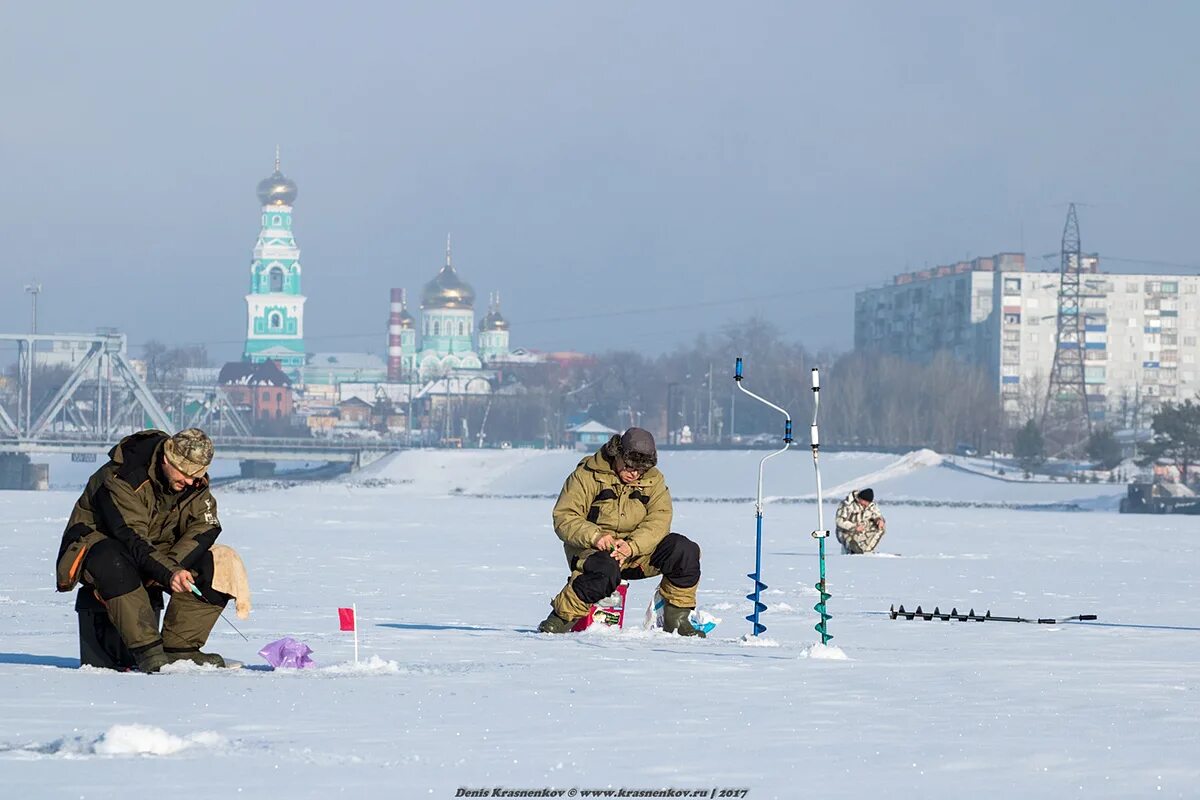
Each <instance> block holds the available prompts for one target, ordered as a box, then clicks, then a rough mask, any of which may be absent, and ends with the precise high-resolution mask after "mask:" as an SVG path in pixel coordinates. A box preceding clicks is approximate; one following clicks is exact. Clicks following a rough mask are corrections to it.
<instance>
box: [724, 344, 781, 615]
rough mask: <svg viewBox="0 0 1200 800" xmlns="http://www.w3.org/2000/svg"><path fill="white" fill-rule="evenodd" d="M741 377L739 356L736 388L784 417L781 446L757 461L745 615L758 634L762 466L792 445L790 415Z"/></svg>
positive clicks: (735, 374)
mask: <svg viewBox="0 0 1200 800" xmlns="http://www.w3.org/2000/svg"><path fill="white" fill-rule="evenodd" d="M742 377H743V376H742V359H741V357H740V356H739V357H738V360H737V365H736V366H735V368H734V374H733V380H734V381H735V382H736V383H737V387H738V389H740V390H741V391H742V393H743V394H746V395H748V396H750V397H752V398H754V399H755V400H757V401H758V402H760V403H763V404H765V405H768V406H770V407H771V408H773V409H775V410H776V411H778V412H779V413H781V414H783V417H784V423H783V447H781V448H779V449H778V450H776V451H774V452H772V453H768V454H767V455H765V456H763V458H762V460H760V461H759V462H758V494H757V495H756V496H755V500H754V519H755V523H756V531H755V535H754V572H751V573H750V574H749V575H747V576H746V577H747V578H749V579H750V580H752V581H754V591H753V592H751V593H750V594H748V595H746V599H747V600H750V601H751V602H752V603H753V604H754V606H753V608H754V610H753V611H752V612H751V613H750V616H748V617H746V619H747V620H748V621H749V622H750V624H751V631H752V634H751V635H752V636H758V635H759V634H760V633H762V632H763V631H765V630H766V629H767V626H765V625H763V624H762V623H760V622H759V621H758V615H759V614H761V613H762V612H763V611H766V610H767V607H766V605H764V604H763V602H762V592H763V589H766V588H767V585H766V584H765V583H763V581H762V521H763V466H764V465H765V464H766V463H767V459H771V458H774V457H775V456H777V455H779V454H780V453H785V452H787V449H788V448H789V447H791V446H792V416H791V414H789V413H788V412H786V411H784V410H783V409H782V408H780V407H779V406H777V405H775V404H774V403H771V402H769V401H767V400H764V399H763V398H761V397H759V396H758V395H756V394H755V393H754V392H751V391H750V390H748V389H747V388H746V387H745V386H743V385H742Z"/></svg>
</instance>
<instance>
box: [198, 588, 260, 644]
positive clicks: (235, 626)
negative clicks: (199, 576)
mask: <svg viewBox="0 0 1200 800" xmlns="http://www.w3.org/2000/svg"><path fill="white" fill-rule="evenodd" d="M191 588H192V594H194V595H196V597H199V598H200V599H201V600H204V602H206V603H207V602H208V600H206V599H205V597H204V595H203V594H201V592H200V590H199V589H197V588H196V584H194V583H193V584H192V585H191ZM221 619H223V620H225V621H226V622H228V623H229V627H231V628H233V629H234V630H235V631H237V635H238V636H240V637H242V638H243V639H246V634H244V633H242V632H241V631H238V627H237V625H234V624H233V623H232V622H229V617H227V616H225V612H224V611H222V612H221ZM246 641H247V642H248V641H250V640H249V639H246Z"/></svg>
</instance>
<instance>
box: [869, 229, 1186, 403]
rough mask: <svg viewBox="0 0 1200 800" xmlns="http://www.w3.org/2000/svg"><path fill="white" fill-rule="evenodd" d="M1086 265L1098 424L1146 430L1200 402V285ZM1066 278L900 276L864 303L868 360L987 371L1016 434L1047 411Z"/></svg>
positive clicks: (968, 269) (989, 262)
mask: <svg viewBox="0 0 1200 800" xmlns="http://www.w3.org/2000/svg"><path fill="white" fill-rule="evenodd" d="M1098 268H1099V258H1098V257H1097V256H1094V255H1091V256H1084V257H1083V260H1082V263H1081V269H1080V272H1081V275H1080V290H1081V294H1082V299H1081V306H1082V309H1081V311H1082V313H1083V314H1084V331H1085V333H1084V373H1085V375H1084V381H1085V384H1086V386H1087V394H1088V404H1089V409H1090V411H1091V413H1092V417H1093V419H1095V420H1104V419H1107V420H1109V421H1110V422H1112V423H1113V424H1116V425H1122V426H1127V425H1135V426H1136V425H1144V424H1147V423H1148V421H1149V418H1150V413H1152V412H1153V411H1154V410H1155V409H1157V408H1158V406H1159V405H1160V404H1161V403H1162V402H1164V401H1173V400H1182V399H1186V398H1193V397H1196V396H1197V393H1198V392H1200V380H1198V377H1200V370H1198V365H1197V363H1196V358H1197V354H1198V353H1200V348H1198V347H1197V346H1196V344H1197V336H1198V335H1200V275H1139V274H1128V273H1107V272H1100V271H1099V269H1098ZM1059 283H1060V275H1059V273H1058V272H1057V271H1055V272H1030V271H1026V269H1025V256H1024V255H1023V254H1021V253H1001V254H999V255H996V256H992V257H990V258H977V259H975V260H973V261H963V262H959V263H958V264H955V265H953V266H942V267H937V268H936V269H928V270H920V271H918V272H910V273H905V274H901V275H897V276H896V277H895V278H894V279H893V281H892V283H891V284H890V285H887V286H883V287H881V288H877V289H867V290H865V291H861V292H858V293H857V294H856V296H855V307H854V344H855V347H856V348H857V349H862V350H873V351H877V352H883V353H891V354H894V355H897V356H901V357H904V358H908V359H912V360H914V361H928V360H929V359H931V358H932V357H933V356H934V355H935V354H937V353H938V352H941V351H945V352H948V353H949V354H951V355H953V356H954V357H955V358H957V359H959V360H961V361H963V362H966V363H970V364H975V365H978V366H979V367H982V368H984V369H985V370H987V374H988V375H989V377H990V378H991V379H992V380H994V381H995V384H996V391H997V392H998V393H999V395H1000V399H1001V402H1002V405H1003V408H1004V411H1005V413H1006V415H1007V416H1008V417H1009V419H1010V421H1012V422H1020V421H1021V420H1022V419H1029V418H1032V417H1034V416H1036V415H1038V414H1040V411H1041V404H1042V403H1044V401H1045V397H1046V391H1047V388H1048V386H1047V383H1048V379H1049V375H1050V369H1051V366H1052V364H1053V362H1054V349H1055V346H1056V333H1057V317H1058V293H1059Z"/></svg>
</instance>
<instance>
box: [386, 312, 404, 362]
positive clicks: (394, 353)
mask: <svg viewBox="0 0 1200 800" xmlns="http://www.w3.org/2000/svg"><path fill="white" fill-rule="evenodd" d="M391 309H392V313H391V314H390V315H389V316H388V349H387V355H388V359H387V379H388V382H389V383H399V382H400V371H401V364H402V363H403V362H402V361H401V358H400V357H401V356H402V355H403V351H402V349H401V347H400V314H401V312H402V311H403V310H404V290H403V289H392V305H391Z"/></svg>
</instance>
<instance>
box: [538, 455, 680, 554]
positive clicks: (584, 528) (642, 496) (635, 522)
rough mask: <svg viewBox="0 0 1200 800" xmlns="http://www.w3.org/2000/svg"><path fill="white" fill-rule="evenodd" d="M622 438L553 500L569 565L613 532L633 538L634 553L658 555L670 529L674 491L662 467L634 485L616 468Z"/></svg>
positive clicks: (585, 464) (590, 460)
mask: <svg viewBox="0 0 1200 800" xmlns="http://www.w3.org/2000/svg"><path fill="white" fill-rule="evenodd" d="M618 442H620V437H619V436H614V437H613V438H612V439H610V440H609V441H608V442H607V443H605V444H604V446H603V447H601V448H600V449H599V450H597V451H596V452H595V453H593V454H592V455H590V456H588V457H587V458H585V459H583V460H582V461H580V462H579V465H578V466H577V467H575V471H574V472H572V473H571V475H570V476H569V477H568V478H567V480H566V482H565V483H564V484H563V488H562V491H561V492H560V493H559V495H558V502H557V503H555V504H554V515H553V516H554V532H555V533H556V534H558V538H560V539H562V541H563V550H564V551H565V552H566V556H567V563H568V564H574V562H575V558H576V556H578V555H579V554H580V553H582V552H584V551H586V550H591V549H593V548H594V547H595V544H596V540H597V539H599V538H600V537H601V536H604V535H605V534H612V535H614V536H616V537H617V538H619V539H624V540H625V541H627V542H629V545H630V547H632V548H633V556H632V557H634V558H636V557H637V556H640V555H645V554H648V553H653V552H654V548H655V547H657V546H658V543H659V542H661V541H662V540H663V538H664V537H665V536H666V535H667V534H668V533H670V532H671V515H672V511H671V490H670V489H668V488H667V483H666V479H665V478H663V474H662V472H660V471H659V469H658V467H651V468H650V469H649V470H647V471H646V473H645V474H643V475H642V476H641V477H640V478H639V479H638V480H636V481H634V482H633V483H631V484H628V485H626V484H623V483H621V479H620V478H618V477H617V473H616V472H614V471H613V466H612V465H613V459H614V458H615V457H616V453H617V443H618Z"/></svg>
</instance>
